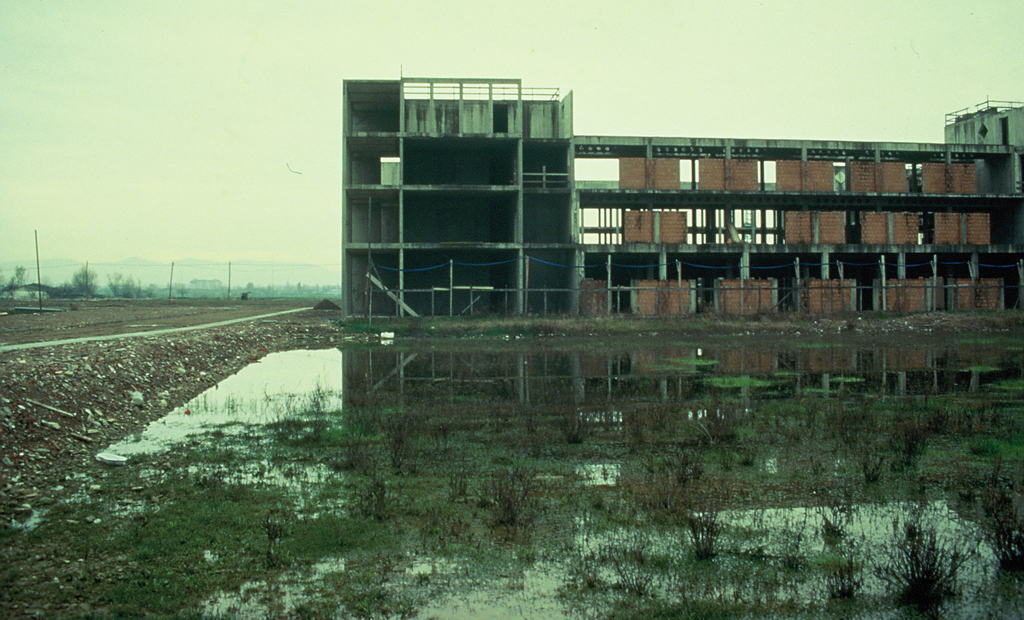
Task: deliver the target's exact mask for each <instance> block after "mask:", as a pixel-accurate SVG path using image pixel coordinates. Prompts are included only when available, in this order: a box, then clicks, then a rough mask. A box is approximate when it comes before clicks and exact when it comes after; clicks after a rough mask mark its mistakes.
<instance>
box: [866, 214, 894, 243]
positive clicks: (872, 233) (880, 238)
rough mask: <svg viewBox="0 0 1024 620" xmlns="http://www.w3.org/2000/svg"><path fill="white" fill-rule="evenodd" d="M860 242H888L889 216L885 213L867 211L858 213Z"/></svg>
mask: <svg viewBox="0 0 1024 620" xmlns="http://www.w3.org/2000/svg"><path fill="white" fill-rule="evenodd" d="M860 242H861V243H868V244H886V243H889V216H888V214H887V213H875V212H870V211H867V212H864V213H861V214H860Z"/></svg>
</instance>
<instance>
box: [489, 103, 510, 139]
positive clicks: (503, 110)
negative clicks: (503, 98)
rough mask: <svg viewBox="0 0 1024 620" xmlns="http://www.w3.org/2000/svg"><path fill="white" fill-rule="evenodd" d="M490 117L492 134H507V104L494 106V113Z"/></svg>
mask: <svg viewBox="0 0 1024 620" xmlns="http://www.w3.org/2000/svg"><path fill="white" fill-rule="evenodd" d="M492 117H493V125H494V128H493V131H494V133H508V104H507V103H496V104H494V111H493V113H492Z"/></svg>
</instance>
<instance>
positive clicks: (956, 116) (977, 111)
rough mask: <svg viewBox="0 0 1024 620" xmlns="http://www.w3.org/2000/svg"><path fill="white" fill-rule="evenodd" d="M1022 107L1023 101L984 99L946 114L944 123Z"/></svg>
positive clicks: (949, 123)
mask: <svg viewBox="0 0 1024 620" xmlns="http://www.w3.org/2000/svg"><path fill="white" fill-rule="evenodd" d="M1022 107H1024V101H1000V100H997V99H986V100H985V101H982V102H981V103H979V104H978V105H976V106H974V107H973V108H964V109H962V110H957V111H955V112H950V113H948V114H946V125H952V124H954V123H958V122H960V121H965V120H968V119H972V118H974V117H976V116H984V115H986V114H998V113H1000V112H1007V111H1009V110H1014V109H1016V108H1022Z"/></svg>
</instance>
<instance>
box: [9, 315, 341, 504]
mask: <svg viewBox="0 0 1024 620" xmlns="http://www.w3.org/2000/svg"><path fill="white" fill-rule="evenodd" d="M302 314H306V313H302ZM329 331H331V330H330V329H329V328H328V327H327V326H326V322H325V321H324V320H323V319H320V318H315V317H312V316H305V317H303V316H300V315H292V316H291V317H290V318H289V319H287V320H281V321H260V322H255V323H243V324H238V325H230V326H226V327H221V328H211V329H203V330H197V331H192V332H183V333H180V334H172V335H165V336H154V337H140V338H130V339H123V340H107V341H98V342H88V343H79V344H69V345H61V346H54V347H46V348H38V349H27V350H22V351H8V352H5V353H0V491H2V493H0V520H2V522H3V523H5V524H7V523H10V522H11V519H12V518H13V519H15V520H24V519H27V518H28V517H29V516H30V515H31V514H32V512H33V510H34V509H35V508H36V507H38V506H40V505H45V504H47V503H49V502H52V501H53V500H54V498H53V497H52V495H51V493H50V490H51V489H53V488H55V487H56V486H59V485H60V483H61V482H62V481H63V480H64V478H65V477H66V476H68V475H69V474H71V473H72V472H74V471H79V470H81V469H82V468H83V467H85V466H93V465H94V460H93V459H95V455H96V454H97V453H98V452H101V451H102V450H103V448H104V447H106V446H108V445H110V444H111V443H113V442H115V441H117V440H119V439H121V438H123V437H125V436H127V435H130V434H131V433H134V432H136V431H139V430H141V429H142V428H143V427H144V426H145V425H146V424H148V423H149V422H151V421H153V420H155V419H158V418H160V417H161V416H163V415H165V414H166V413H168V412H169V411H171V410H172V409H174V408H175V407H176V406H178V405H181V404H182V403H185V402H187V401H188V400H189V399H191V398H193V397H195V396H196V395H198V394H200V393H201V392H202V391H204V390H205V389H207V388H209V387H210V386H212V385H214V384H216V383H217V382H218V381H220V380H222V379H224V378H225V377H227V376H229V375H231V374H233V373H234V372H237V371H238V370H239V369H240V368H242V367H243V366H245V365H246V364H249V363H251V362H253V361H255V360H257V359H259V358H260V357H262V356H264V355H266V354H267V353H269V352H273V351H279V350H284V349H288V348H293V347H298V346H303V345H304V344H307V343H309V342H315V341H318V340H320V341H322V340H327V339H329V338H330V336H331V334H330V333H328V332H329ZM136 392H138V393H140V394H141V395H142V399H141V404H139V403H138V398H137V397H136V404H133V403H132V400H133V399H132V396H133V393H136Z"/></svg>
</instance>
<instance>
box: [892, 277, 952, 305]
mask: <svg viewBox="0 0 1024 620" xmlns="http://www.w3.org/2000/svg"><path fill="white" fill-rule="evenodd" d="M881 288H882V287H881V282H880V281H879V280H875V302H876V303H875V306H876V307H875V309H876V310H884V311H886V312H926V311H928V310H931V298H932V296H933V294H935V293H938V291H936V290H935V287H934V286H933V282H932V279H931V278H911V279H906V280H898V279H893V280H886V282H885V308H881V307H880V306H881V305H882V300H881V297H882V296H881ZM935 302H936V308H939V309H941V308H942V307H943V305H944V304H943V303H942V298H941V295H939V296H936V297H935Z"/></svg>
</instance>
